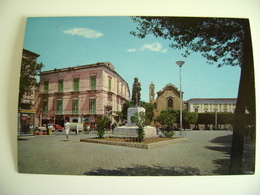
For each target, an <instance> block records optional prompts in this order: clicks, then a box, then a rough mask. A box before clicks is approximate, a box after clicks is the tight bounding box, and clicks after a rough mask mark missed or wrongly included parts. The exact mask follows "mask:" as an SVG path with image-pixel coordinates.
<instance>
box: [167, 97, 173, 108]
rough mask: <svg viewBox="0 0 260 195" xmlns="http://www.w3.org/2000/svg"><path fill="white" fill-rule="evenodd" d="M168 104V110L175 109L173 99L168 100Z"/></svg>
mask: <svg viewBox="0 0 260 195" xmlns="http://www.w3.org/2000/svg"><path fill="white" fill-rule="evenodd" d="M167 104H168V108H173V99H172V98H169V99H168V100H167Z"/></svg>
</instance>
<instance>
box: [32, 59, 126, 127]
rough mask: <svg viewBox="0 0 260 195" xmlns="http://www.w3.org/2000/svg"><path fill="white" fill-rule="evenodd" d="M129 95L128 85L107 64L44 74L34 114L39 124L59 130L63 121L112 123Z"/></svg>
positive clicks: (41, 77) (109, 64)
mask: <svg viewBox="0 0 260 195" xmlns="http://www.w3.org/2000/svg"><path fill="white" fill-rule="evenodd" d="M129 93H130V92H129V87H128V83H127V82H126V81H125V80H124V79H123V78H122V77H121V76H120V75H119V74H118V73H117V72H116V71H115V68H114V66H113V65H112V64H111V63H109V62H102V63H96V64H89V65H82V66H75V67H68V68H62V69H54V70H49V71H44V72H41V74H40V85H39V99H38V103H39V105H38V106H37V113H38V116H39V119H40V121H41V122H42V124H46V123H53V124H60V125H62V126H63V124H64V120H65V119H68V120H69V121H70V122H80V123H83V122H84V123H89V124H90V123H94V122H95V121H96V118H97V117H98V116H109V117H111V120H113V117H112V116H113V115H115V112H116V111H121V108H122V104H123V103H124V102H125V101H126V100H129V97H130V94H129ZM40 121H39V123H40Z"/></svg>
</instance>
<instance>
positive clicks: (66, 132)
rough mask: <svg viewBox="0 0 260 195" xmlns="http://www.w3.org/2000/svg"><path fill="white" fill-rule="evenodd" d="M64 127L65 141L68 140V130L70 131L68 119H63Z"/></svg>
mask: <svg viewBox="0 0 260 195" xmlns="http://www.w3.org/2000/svg"><path fill="white" fill-rule="evenodd" d="M64 127H65V128H64V129H65V134H66V142H67V141H69V132H70V123H69V122H68V120H67V119H66V120H65V124H64Z"/></svg>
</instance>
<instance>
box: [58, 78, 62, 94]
mask: <svg viewBox="0 0 260 195" xmlns="http://www.w3.org/2000/svg"><path fill="white" fill-rule="evenodd" d="M58 92H63V79H59V81H58Z"/></svg>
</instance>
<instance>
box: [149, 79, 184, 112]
mask: <svg viewBox="0 0 260 195" xmlns="http://www.w3.org/2000/svg"><path fill="white" fill-rule="evenodd" d="M149 102H150V103H152V104H153V105H154V116H155V117H156V116H159V115H160V113H161V111H163V110H166V109H170V108H171V109H176V110H179V109H180V90H178V88H177V87H176V86H175V85H173V84H167V85H165V87H164V88H163V89H162V90H160V91H158V92H157V98H156V99H155V85H154V83H151V84H150V86H149ZM183 105H184V104H183ZM182 108H184V106H182Z"/></svg>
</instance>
